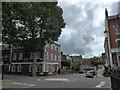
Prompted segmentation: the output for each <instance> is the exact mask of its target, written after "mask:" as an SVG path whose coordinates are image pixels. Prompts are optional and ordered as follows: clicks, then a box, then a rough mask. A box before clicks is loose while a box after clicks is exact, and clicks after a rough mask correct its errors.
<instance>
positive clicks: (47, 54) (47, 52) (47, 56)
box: [47, 52, 49, 60]
mask: <svg viewBox="0 0 120 90" xmlns="http://www.w3.org/2000/svg"><path fill="white" fill-rule="evenodd" d="M48 59H49V53H48V52H47V60H48Z"/></svg>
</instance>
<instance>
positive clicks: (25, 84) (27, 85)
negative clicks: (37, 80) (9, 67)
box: [12, 82, 35, 88]
mask: <svg viewBox="0 0 120 90" xmlns="http://www.w3.org/2000/svg"><path fill="white" fill-rule="evenodd" d="M12 84H15V85H23V86H25V87H23V88H28V87H33V86H35V85H34V84H27V83H17V82H14V83H12Z"/></svg>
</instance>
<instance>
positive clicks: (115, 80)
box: [111, 72, 120, 90]
mask: <svg viewBox="0 0 120 90" xmlns="http://www.w3.org/2000/svg"><path fill="white" fill-rule="evenodd" d="M111 88H112V90H120V73H117V72H112V73H111Z"/></svg>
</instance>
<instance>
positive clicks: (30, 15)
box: [2, 2, 65, 76]
mask: <svg viewBox="0 0 120 90" xmlns="http://www.w3.org/2000/svg"><path fill="white" fill-rule="evenodd" d="M2 6H3V7H2V11H3V14H2V25H3V26H2V32H3V33H2V39H3V43H7V44H11V45H14V46H18V47H19V46H20V47H23V48H24V50H26V51H28V50H29V49H32V50H33V51H34V52H35V51H36V50H38V49H40V50H42V49H44V46H45V44H46V43H50V42H51V41H57V40H58V37H59V36H60V34H61V31H62V30H61V29H62V28H64V27H65V23H64V19H63V16H62V14H63V11H62V9H61V8H60V7H59V6H57V2H47V3H46V2H40V3H38V2H34V3H33V2H17V3H16V2H11V3H10V2H3V3H2ZM35 61H36V54H35V53H34V59H33V69H32V71H33V72H32V75H33V76H35V74H36V72H35V71H36V70H35V65H36V64H35Z"/></svg>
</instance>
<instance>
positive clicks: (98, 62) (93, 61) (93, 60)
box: [91, 57, 105, 69]
mask: <svg viewBox="0 0 120 90" xmlns="http://www.w3.org/2000/svg"><path fill="white" fill-rule="evenodd" d="M91 64H92V65H93V66H95V67H96V69H98V66H99V65H104V64H105V62H104V61H101V60H100V57H93V58H91Z"/></svg>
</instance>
